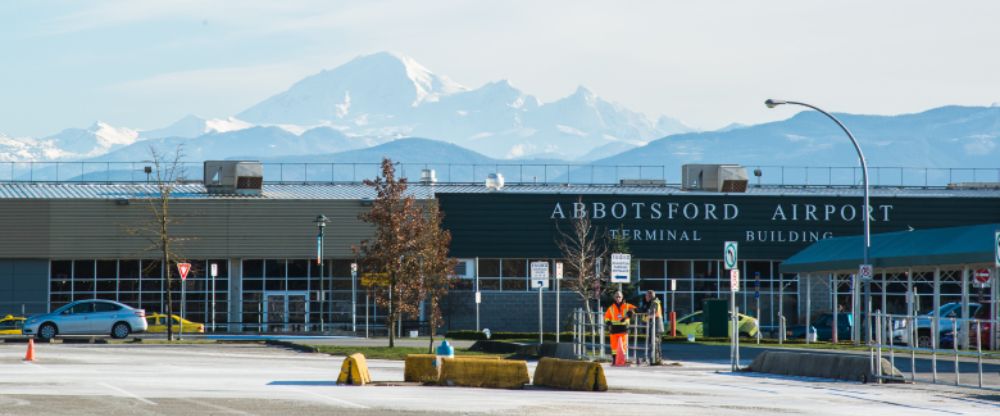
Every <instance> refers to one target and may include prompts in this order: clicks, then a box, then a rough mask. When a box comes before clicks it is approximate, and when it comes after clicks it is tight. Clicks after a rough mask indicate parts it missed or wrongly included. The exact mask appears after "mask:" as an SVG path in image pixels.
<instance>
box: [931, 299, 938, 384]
mask: <svg viewBox="0 0 1000 416" xmlns="http://www.w3.org/2000/svg"><path fill="white" fill-rule="evenodd" d="M937 329H938V316H937V311H934V313H933V314H932V315H931V334H930V336H931V382H932V383H937V341H938V337H937V333H938V332H937Z"/></svg>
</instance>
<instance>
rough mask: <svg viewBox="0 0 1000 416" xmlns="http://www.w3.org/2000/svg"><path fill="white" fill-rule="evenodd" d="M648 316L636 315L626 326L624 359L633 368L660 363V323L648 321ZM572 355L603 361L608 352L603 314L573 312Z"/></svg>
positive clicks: (661, 324) (660, 319)
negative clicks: (626, 344)
mask: <svg viewBox="0 0 1000 416" xmlns="http://www.w3.org/2000/svg"><path fill="white" fill-rule="evenodd" d="M647 316H648V315H647V314H644V313H637V314H634V315H633V316H632V319H630V321H629V325H628V338H629V341H628V351H626V353H627V360H626V361H628V362H629V363H631V364H633V365H659V364H660V363H661V362H662V360H663V357H662V336H663V330H662V328H663V321H662V318H659V319H647ZM571 319H572V326H573V345H574V349H573V352H574V354H575V355H576V356H577V357H578V358H579V359H585V360H597V361H603V360H607V359H608V355H609V354H611V353H613V351H611V345H610V342H608V340H607V338H606V336H607V335H608V334H606V331H605V323H604V313H603V312H590V313H588V312H586V311H585V310H583V309H577V310H575V311H573V315H572V318H571Z"/></svg>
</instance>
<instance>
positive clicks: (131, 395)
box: [97, 383, 156, 406]
mask: <svg viewBox="0 0 1000 416" xmlns="http://www.w3.org/2000/svg"><path fill="white" fill-rule="evenodd" d="M97 384H100V385H102V386H104V387H107V388H109V389H111V390H114V391H117V392H119V393H121V394H123V395H125V396H128V397H131V398H133V399H136V400H138V401H140V402H143V403H146V404H149V405H153V406H156V403H155V402H153V401H152V400H147V399H145V398H142V397H140V396H138V395H136V394H134V393H132V392H130V391H128V390H125V389H123V388H120V387H115V386H112V385H110V384H108V383H97Z"/></svg>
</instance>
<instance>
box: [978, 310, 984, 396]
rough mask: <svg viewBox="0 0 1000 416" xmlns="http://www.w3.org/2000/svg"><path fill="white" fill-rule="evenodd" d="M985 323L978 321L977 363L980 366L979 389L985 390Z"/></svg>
mask: <svg viewBox="0 0 1000 416" xmlns="http://www.w3.org/2000/svg"><path fill="white" fill-rule="evenodd" d="M982 324H983V322H982V321H979V320H977V321H976V363H977V364H978V365H979V388H983V327H982Z"/></svg>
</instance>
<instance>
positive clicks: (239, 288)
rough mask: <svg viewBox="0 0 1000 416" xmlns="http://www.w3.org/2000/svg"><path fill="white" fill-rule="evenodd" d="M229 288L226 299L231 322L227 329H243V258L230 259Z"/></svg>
mask: <svg viewBox="0 0 1000 416" xmlns="http://www.w3.org/2000/svg"><path fill="white" fill-rule="evenodd" d="M228 269H229V270H228V271H229V276H228V277H229V290H228V291H227V292H228V294H229V295H228V296H227V299H226V302H228V303H227V304H226V310H228V311H229V313H228V314H227V315H228V318H227V319H226V320H227V321H229V323H228V324H227V325H226V330H227V331H229V332H241V331H243V325H242V324H241V322H243V279H242V276H243V261H242V260H241V259H229V268H228Z"/></svg>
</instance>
